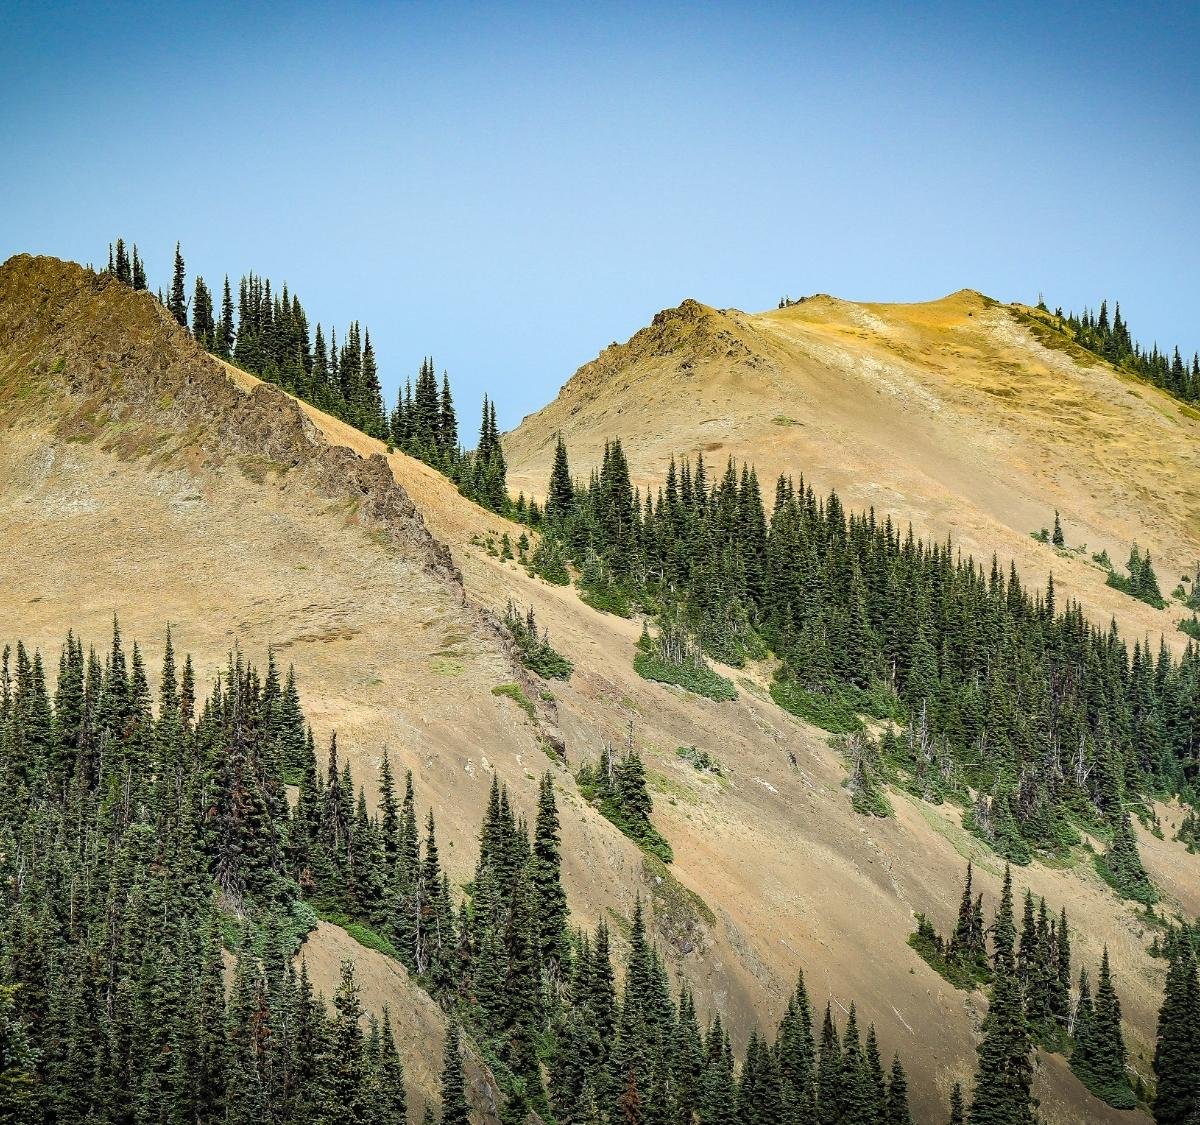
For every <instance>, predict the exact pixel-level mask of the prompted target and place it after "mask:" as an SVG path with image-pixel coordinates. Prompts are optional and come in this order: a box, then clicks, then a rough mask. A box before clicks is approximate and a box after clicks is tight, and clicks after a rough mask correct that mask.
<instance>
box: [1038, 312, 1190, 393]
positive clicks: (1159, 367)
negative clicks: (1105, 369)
mask: <svg viewBox="0 0 1200 1125" xmlns="http://www.w3.org/2000/svg"><path fill="white" fill-rule="evenodd" d="M1038 308H1039V309H1040V310H1041V311H1042V312H1044V313H1049V312H1050V310H1049V309H1048V308H1047V307H1046V304H1045V302H1044V301H1042V300H1040V299H1039V301H1038ZM1051 315H1052V316H1053V317H1054V322H1055V325H1056V327H1058V329H1059V330H1060V331H1062V332H1065V333H1066V334H1067V335H1069V336H1070V337H1071V338H1072V339H1073V340H1074V341H1075V343H1077V344H1078V345H1079V346H1080V347H1083V348H1087V350H1088V351H1089V352H1092V353H1094V354H1095V355H1098V356H1100V357H1101V358H1102V359H1106V360H1108V362H1109V363H1111V364H1112V365H1113V366H1114V367H1119V368H1123V369H1124V370H1127V371H1131V372H1133V374H1135V375H1137V376H1138V377H1139V378H1141V379H1145V380H1146V381H1147V382H1150V383H1153V384H1154V385H1155V386H1156V387H1160V388H1161V389H1162V390H1164V391H1166V392H1167V394H1170V395H1174V396H1175V397H1176V398H1178V399H1182V400H1183V401H1184V402H1200V354H1193V355H1192V361H1191V363H1190V364H1189V363H1187V362H1185V361H1184V359H1183V356H1182V355H1180V352H1179V348H1178V347H1175V348H1174V349H1172V350H1171V351H1170V354H1168V352H1165V351H1163V352H1160V351H1159V350H1158V345H1157V344H1154V345H1153V346H1152V347H1151V348H1150V350H1149V351H1147V350H1146V349H1145V348H1144V347H1142V345H1141V344H1138V343H1136V342H1135V341H1134V339H1133V336H1132V334H1131V333H1130V331H1129V325H1128V324H1126V323H1125V321H1124V320H1122V319H1121V306H1120V305H1119V304H1115V305H1114V306H1113V315H1112V319H1111V320H1110V319H1109V315H1108V301H1101V302H1100V311H1099V312H1092V311H1091V310H1089V309H1084V310H1083V313H1082V314H1080V315H1079V316H1076V315H1075V313H1073V312H1072V313H1067V314H1065V315H1064V313H1063V311H1062V309H1061V308H1059V309H1055V310H1054V312H1053V313H1052V314H1051Z"/></svg>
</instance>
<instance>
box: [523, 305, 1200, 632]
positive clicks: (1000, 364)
mask: <svg viewBox="0 0 1200 1125" xmlns="http://www.w3.org/2000/svg"><path fill="white" fill-rule="evenodd" d="M1033 313H1034V310H1027V309H1025V308H1023V307H1021V306H1005V305H1000V304H998V303H996V302H995V301H992V300H990V299H989V298H987V297H984V296H982V295H981V294H979V293H975V292H972V291H969V290H963V291H960V292H958V293H955V294H952V295H951V296H949V297H946V298H943V299H942V300H939V301H933V302H930V303H928V304H915V305H875V304H856V303H853V302H849V301H840V300H837V299H835V298H832V297H827V296H823V295H822V296H816V297H812V298H809V299H807V300H805V301H803V302H801V303H799V304H796V305H793V306H790V307H788V308H784V309H778V310H772V311H770V312H765V313H759V314H748V313H743V312H738V311H737V310H717V309H712V308H709V307H707V306H705V305H702V304H699V303H698V302H696V301H690V300H689V301H685V302H684V303H683V304H682V305H680V306H679V307H678V308H676V309H668V310H666V311H664V312H661V313H659V314H658V315H657V316H656V317H655V318H654V320H653V322H652V323H651V324H650V325H649V326H648V327H647V328H644V329H643V330H642V331H640V332H638V333H637V334H636V335H635V336H633V338H632V339H630V340H629V341H627V342H626V343H624V344H620V345H613V346H611V347H609V348H607V349H605V351H604V352H602V353H601V354H600V355H599V356H598V357H597V358H596V359H595V360H593V361H592V362H591V363H589V364H586V365H585V366H583V367H581V368H580V369H579V371H577V372H576V373H575V375H574V376H573V377H572V378H571V379H570V380H569V381H568V383H567V384H566V385H565V386H564V387H563V389H562V391H561V392H560V394H559V395H558V397H557V398H556V399H555V400H554V402H552V403H551V404H550V405H548V406H546V407H545V408H544V409H542V410H540V411H538V412H537V413H536V414H532V415H530V416H529V417H527V418H526V419H525V420H524V421H523V422H522V423H521V425H520V426H519V427H517V429H516V430H514V431H513V432H512V433H511V434H509V435H508V436H507V437H506V439H505V449H506V452H507V455H508V458H509V466H510V474H509V479H510V486H511V487H512V489H513V491H514V492H515V491H517V490H518V489H523V490H524V491H525V492H526V493H527V494H533V495H540V494H541V493H542V492H543V491H544V489H545V486H546V480H547V478H548V475H549V470H550V462H551V456H552V454H553V448H554V435H555V434H556V433H557V432H560V431H561V432H562V434H563V436H564V438H565V440H566V442H567V445H568V447H569V449H570V451H571V454H572V470H573V471H574V472H575V473H577V474H580V475H586V474H587V472H588V471H589V469H590V467H591V466H592V465H595V464H598V462H599V460H600V455H601V452H602V450H603V444H604V441H605V440H606V439H608V438H610V437H620V438H621V439H622V441H623V442H624V445H625V451H626V454H627V456H628V458H629V461H630V467H631V471H632V472H633V473H634V475H635V479H637V480H640V481H641V482H642V483H646V482H649V481H651V480H653V481H658V480H659V479H660V478H661V473H662V471H663V469H664V468H665V466H666V463H667V459H668V458H669V457H670V456H671V455H672V454H675V455H678V454H681V453H683V454H690V455H692V456H694V455H695V454H696V453H697V452H703V454H704V456H705V458H706V460H707V461H708V462H709V464H710V466H714V467H715V468H716V469H717V470H719V469H721V468H723V467H724V462H725V459H726V458H727V457H729V456H733V457H735V458H738V459H739V460H740V459H745V460H749V461H752V462H754V463H755V464H756V465H757V467H758V471H759V475H760V478H761V480H762V483H763V489H764V493H765V494H766V495H768V496H770V494H771V492H772V486H773V482H774V478H775V477H776V475H778V474H779V473H787V474H791V475H798V474H800V473H803V474H805V476H806V477H807V479H808V480H809V481H810V482H811V483H812V484H813V485H814V487H815V488H816V489H817V490H818V492H824V491H828V490H829V489H830V488H836V489H837V491H838V492H839V493H840V495H841V496H842V498H843V501H844V502H845V503H846V504H847V506H849V507H850V508H852V509H860V508H866V507H868V506H871V505H873V506H874V507H875V509H876V510H877V511H878V512H880V513H884V512H889V513H892V514H893V515H894V516H895V517H896V518H898V519H900V520H901V521H907V520H910V519H911V520H912V521H913V523H914V525H915V527H916V529H917V531H918V533H921V534H932V535H934V536H936V537H939V538H941V537H944V536H945V535H947V534H953V536H954V539H955V541H956V542H957V544H958V545H959V546H960V547H961V548H962V550H963V551H964V552H971V553H973V554H975V555H976V556H977V557H979V558H982V559H983V560H985V561H986V560H987V559H988V558H989V557H990V556H991V554H992V552H997V553H998V554H999V555H1000V557H1001V559H1002V560H1005V559H1008V558H1013V559H1015V560H1016V561H1017V564H1018V566H1019V567H1020V568H1021V570H1022V572H1023V574H1028V576H1029V578H1030V579H1031V580H1036V581H1039V582H1044V581H1045V577H1046V574H1047V573H1048V572H1049V571H1050V570H1051V569H1052V570H1053V572H1054V576H1055V581H1056V583H1059V584H1060V589H1061V590H1064V591H1065V592H1066V593H1067V594H1069V595H1072V596H1075V597H1077V598H1079V599H1080V600H1081V601H1082V602H1083V604H1084V606H1085V608H1086V609H1087V610H1088V611H1089V612H1090V613H1092V615H1093V616H1094V617H1095V618H1096V619H1097V620H1100V621H1104V622H1106V621H1107V620H1108V618H1109V616H1110V615H1112V614H1116V615H1117V617H1118V618H1119V620H1120V621H1121V622H1122V625H1123V626H1124V627H1125V628H1126V629H1127V630H1128V631H1129V632H1130V633H1131V634H1132V635H1134V636H1138V635H1146V634H1150V635H1154V636H1157V634H1159V633H1160V632H1165V633H1166V635H1167V637H1168V640H1169V641H1170V642H1172V643H1174V644H1177V645H1178V644H1181V643H1182V642H1183V641H1184V638H1183V636H1182V634H1180V633H1178V632H1176V631H1175V630H1174V628H1173V623H1174V619H1175V618H1178V616H1179V612H1178V607H1176V609H1175V612H1174V613H1172V612H1171V611H1167V612H1163V613H1157V612H1155V611H1153V610H1151V609H1149V608H1148V607H1146V606H1144V605H1142V604H1140V603H1138V602H1134V601H1132V600H1131V599H1129V598H1127V597H1124V596H1123V595H1120V594H1118V593H1116V592H1115V591H1113V590H1111V589H1107V588H1106V587H1105V586H1104V577H1105V575H1104V573H1103V572H1102V571H1101V570H1100V569H1099V568H1098V567H1096V566H1095V565H1093V564H1091V563H1090V562H1089V561H1088V560H1089V558H1090V555H1091V553H1093V552H1098V551H1100V550H1101V549H1105V550H1107V551H1108V553H1109V555H1110V556H1111V558H1112V560H1113V562H1114V563H1116V564H1117V565H1118V566H1120V565H1121V564H1123V563H1124V561H1125V559H1126V557H1127V556H1128V554H1129V548H1130V545H1131V543H1132V542H1133V541H1134V540H1136V541H1138V542H1139V543H1140V544H1141V545H1142V547H1143V548H1145V547H1149V549H1150V550H1151V552H1152V554H1153V557H1154V558H1155V560H1156V567H1157V569H1158V573H1159V576H1160V579H1161V581H1162V584H1163V586H1164V588H1166V589H1170V588H1173V587H1174V585H1175V583H1176V582H1177V581H1178V580H1179V577H1180V575H1181V574H1182V573H1185V572H1187V571H1189V568H1190V570H1192V571H1194V568H1195V562H1196V560H1197V559H1198V558H1200V413H1197V412H1196V411H1195V410H1194V409H1192V408H1191V407H1189V406H1186V405H1184V404H1183V403H1180V402H1178V401H1175V400H1173V399H1171V398H1169V397H1168V396H1167V395H1165V394H1163V393H1162V392H1160V391H1158V390H1156V389H1155V388H1154V387H1152V386H1149V385H1148V384H1146V383H1144V382H1142V381H1140V380H1137V379H1134V378H1132V377H1130V376H1126V375H1122V374H1120V373H1118V372H1116V371H1114V370H1113V369H1112V368H1111V367H1109V366H1108V365H1107V364H1105V363H1104V362H1102V361H1100V360H1097V359H1096V358H1095V357H1094V356H1092V355H1091V354H1090V353H1087V352H1084V351H1083V350H1082V349H1080V348H1078V347H1076V346H1074V345H1073V344H1071V343H1070V342H1069V341H1068V340H1067V339H1066V338H1065V337H1063V336H1061V335H1060V334H1058V333H1055V332H1053V331H1051V330H1050V329H1049V328H1047V327H1046V326H1045V325H1043V324H1042V323H1041V322H1040V321H1038V320H1036V319H1035V317H1034V315H1033ZM1055 509H1058V510H1060V511H1061V513H1062V520H1063V524H1064V527H1065V529H1066V534H1067V540H1068V545H1070V546H1076V545H1080V544H1086V545H1087V553H1086V554H1085V555H1083V556H1082V557H1079V558H1063V557H1059V556H1056V555H1055V554H1054V553H1053V552H1052V551H1051V550H1050V548H1048V547H1044V546H1041V545H1040V544H1037V543H1035V542H1033V541H1032V540H1031V539H1030V535H1029V533H1030V532H1031V531H1034V530H1037V529H1038V528H1041V527H1048V526H1050V525H1051V523H1052V521H1053V518H1054V511H1055Z"/></svg>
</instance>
